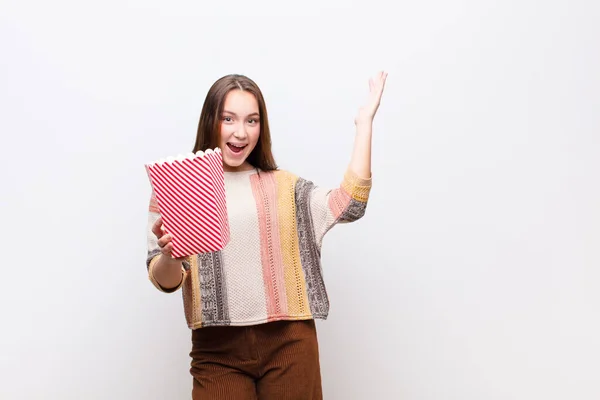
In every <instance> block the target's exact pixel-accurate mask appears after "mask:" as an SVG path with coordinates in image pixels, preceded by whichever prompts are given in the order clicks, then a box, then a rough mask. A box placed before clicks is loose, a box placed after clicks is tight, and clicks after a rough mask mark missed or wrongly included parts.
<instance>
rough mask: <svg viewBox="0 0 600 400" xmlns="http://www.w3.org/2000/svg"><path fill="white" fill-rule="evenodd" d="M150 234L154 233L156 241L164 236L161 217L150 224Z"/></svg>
mask: <svg viewBox="0 0 600 400" xmlns="http://www.w3.org/2000/svg"><path fill="white" fill-rule="evenodd" d="M152 233H154V236H156V238H157V239H160V238H161V237H162V236H163V235H164V234H165V233H164V232H163V230H162V217H158V219H157V220H156V221H155V222H154V224H152Z"/></svg>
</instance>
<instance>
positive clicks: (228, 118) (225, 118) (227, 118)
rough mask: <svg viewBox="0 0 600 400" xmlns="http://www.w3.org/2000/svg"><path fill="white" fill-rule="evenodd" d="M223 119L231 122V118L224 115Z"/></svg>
mask: <svg viewBox="0 0 600 400" xmlns="http://www.w3.org/2000/svg"><path fill="white" fill-rule="evenodd" d="M223 121H225V122H231V121H232V119H231V117H227V116H225V117H223Z"/></svg>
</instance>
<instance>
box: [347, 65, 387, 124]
mask: <svg viewBox="0 0 600 400" xmlns="http://www.w3.org/2000/svg"><path fill="white" fill-rule="evenodd" d="M387 75H388V74H387V72H384V71H381V72H379V73H378V74H377V75H376V76H375V77H373V78H371V79H369V96H368V97H367V101H366V103H365V104H364V105H363V106H362V107H361V108H360V109H359V110H358V114H357V115H356V118H355V119H354V122H355V123H356V124H363V123H367V124H371V123H372V122H373V118H375V113H377V109H378V108H379V104H380V103H381V95H382V94H383V89H384V87H385V81H386V79H387Z"/></svg>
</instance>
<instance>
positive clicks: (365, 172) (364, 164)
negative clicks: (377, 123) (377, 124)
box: [349, 120, 373, 179]
mask: <svg viewBox="0 0 600 400" xmlns="http://www.w3.org/2000/svg"><path fill="white" fill-rule="evenodd" d="M355 126H356V134H355V137H354V147H353V149H352V158H351V159H350V166H349V168H350V170H351V171H352V172H354V174H356V175H357V176H358V177H360V178H363V179H369V178H371V144H372V132H373V121H358V120H357V121H355Z"/></svg>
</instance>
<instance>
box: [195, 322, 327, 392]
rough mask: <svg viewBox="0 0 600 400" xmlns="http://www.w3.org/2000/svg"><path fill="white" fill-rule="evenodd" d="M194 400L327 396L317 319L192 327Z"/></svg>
mask: <svg viewBox="0 0 600 400" xmlns="http://www.w3.org/2000/svg"><path fill="white" fill-rule="evenodd" d="M190 356H191V357H192V363H191V368H190V373H191V374H192V377H193V389H192V399H193V400H321V399H322V398H323V395H322V389H321V370H320V365H319V349H318V344H317V331H316V327H315V322H314V321H313V320H307V321H277V322H269V323H266V324H261V325H254V326H248V327H234V326H227V327H207V328H201V329H196V330H193V331H192V351H191V352H190Z"/></svg>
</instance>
